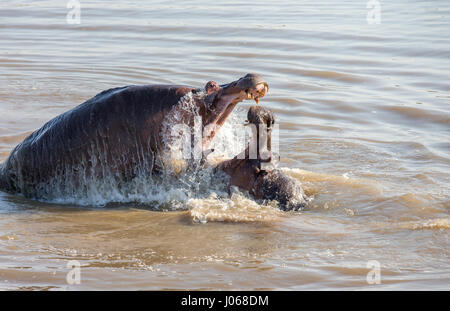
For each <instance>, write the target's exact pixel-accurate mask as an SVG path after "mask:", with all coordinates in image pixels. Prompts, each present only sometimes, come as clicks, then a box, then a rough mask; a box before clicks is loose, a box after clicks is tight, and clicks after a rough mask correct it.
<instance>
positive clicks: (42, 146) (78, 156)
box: [0, 74, 268, 200]
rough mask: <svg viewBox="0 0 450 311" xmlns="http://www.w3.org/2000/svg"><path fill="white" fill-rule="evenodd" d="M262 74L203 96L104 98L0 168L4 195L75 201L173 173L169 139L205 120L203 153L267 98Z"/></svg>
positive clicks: (164, 88) (187, 91)
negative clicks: (101, 186)
mask: <svg viewBox="0 0 450 311" xmlns="http://www.w3.org/2000/svg"><path fill="white" fill-rule="evenodd" d="M267 91H268V84H267V83H266V82H265V81H264V79H263V78H262V77H261V76H259V75H257V74H247V75H246V76H244V77H242V78H240V79H238V80H236V81H234V82H231V83H228V84H225V85H218V84H217V83H216V82H214V81H210V82H208V83H206V86H205V87H204V88H200V89H198V88H193V87H189V86H175V85H143V86H135V85H132V86H125V87H119V88H114V89H110V90H107V91H103V92H101V93H99V94H98V95H96V96H95V97H93V98H91V99H89V100H88V101H86V102H84V103H83V104H81V105H79V106H77V107H75V108H73V109H71V110H69V111H67V112H65V113H63V114H61V115H59V116H57V117H55V118H54V119H52V120H50V121H49V122H47V123H46V124H45V125H44V126H42V127H41V128H40V129H38V130H37V131H35V132H34V133H32V134H31V135H30V136H28V137H27V138H25V140H24V141H23V142H21V143H20V144H19V145H18V146H16V147H15V148H14V150H13V151H12V152H11V154H10V155H9V157H8V158H7V160H6V161H5V162H4V163H2V164H1V165H0V189H2V190H4V191H7V192H10V193H16V194H21V195H23V196H25V197H28V198H33V199H39V200H55V199H58V197H70V196H73V195H74V193H75V192H78V191H82V190H83V188H86V187H89V186H90V185H92V184H93V181H98V180H107V181H108V182H109V181H111V182H114V183H116V184H118V185H121V184H122V185H124V184H127V183H129V181H132V180H133V179H134V178H135V177H139V176H151V175H152V174H155V173H160V172H163V171H165V170H167V165H170V161H167V158H168V154H167V152H168V146H167V140H166V138H167V137H166V136H167V132H168V131H170V129H171V127H172V126H173V125H175V124H180V123H182V124H187V125H189V126H192V125H193V123H194V118H195V117H198V118H201V124H202V127H203V129H204V131H203V138H202V142H201V144H202V146H201V148H202V152H207V151H208V150H209V145H210V143H211V140H212V139H213V138H214V136H215V134H216V132H217V131H218V129H219V128H220V127H221V126H222V125H223V124H224V122H225V120H226V119H227V117H228V116H229V115H230V113H231V112H232V110H233V109H234V107H235V106H236V105H237V104H238V103H239V102H241V101H242V100H245V99H254V100H256V101H257V100H258V98H260V97H263V96H264V95H265V94H266V92H267Z"/></svg>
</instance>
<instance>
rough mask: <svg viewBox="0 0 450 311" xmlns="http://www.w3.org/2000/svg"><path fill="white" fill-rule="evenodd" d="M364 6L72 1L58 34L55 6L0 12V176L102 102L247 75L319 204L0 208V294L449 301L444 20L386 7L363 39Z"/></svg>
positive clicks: (414, 7) (449, 126) (448, 9)
mask: <svg viewBox="0 0 450 311" xmlns="http://www.w3.org/2000/svg"><path fill="white" fill-rule="evenodd" d="M366 4H367V3H366V2H365V1H339V2H335V1H327V0H321V1H292V0H285V1H264V2H263V3H260V4H256V3H254V2H244V1H214V2H210V1H204V0H197V1H178V2H177V3H172V4H168V3H166V2H163V1H148V2H145V3H144V2H143V1H121V2H120V3H117V2H116V1H81V23H80V24H68V23H67V22H66V15H67V13H68V12H69V10H70V9H68V8H67V7H66V5H67V3H66V2H65V1H54V0H48V1H20V0H17V1H12V0H4V1H2V2H1V3H0V160H2V161H3V160H4V159H6V157H7V156H8V154H9V153H10V152H11V150H12V149H13V148H14V146H15V145H17V144H18V143H19V142H21V141H22V139H23V138H24V137H26V136H27V135H28V134H30V133H31V132H32V131H34V130H36V129H37V128H39V127H41V126H42V125H43V124H44V123H45V122H46V121H48V120H49V119H51V118H52V117H54V116H56V115H58V114H60V113H63V112H65V111H67V110H69V109H70V108H72V107H74V106H76V105H78V104H80V103H82V102H83V101H85V100H87V99H89V98H90V97H92V96H94V95H95V94H97V93H99V92H100V91H102V90H105V89H108V88H112V87H117V86H123V85H129V84H153V83H173V84H187V85H192V86H196V87H201V86H203V85H204V84H205V83H206V82H207V81H209V80H215V81H217V82H218V83H227V82H230V81H233V80H236V79H237V78H239V77H241V76H243V75H245V74H246V73H248V72H256V73H259V74H261V75H262V76H264V77H265V79H266V80H267V81H268V83H269V85H270V90H269V93H268V94H267V96H266V97H265V98H264V99H263V100H261V104H262V105H265V106H267V107H270V108H271V109H273V111H274V112H275V114H276V117H277V121H278V123H279V124H280V153H281V158H282V161H281V164H280V166H281V167H282V168H283V169H284V170H285V172H286V173H288V174H290V175H291V176H293V177H294V178H298V179H299V180H300V181H301V182H302V183H303V185H304V188H305V191H306V192H307V193H308V194H309V195H311V196H313V197H314V199H313V200H312V201H311V202H310V204H309V206H308V208H307V209H306V210H305V211H303V212H299V213H282V212H279V211H277V210H276V209H275V208H273V207H271V206H266V205H264V206H262V205H259V204H257V203H256V202H254V201H253V200H251V198H248V197H247V196H245V195H243V194H239V193H234V194H233V196H230V197H229V198H228V199H226V200H221V199H218V198H216V197H214V196H210V197H196V196H195V195H192V198H188V199H186V198H184V199H183V198H181V199H180V195H179V193H178V192H177V191H176V189H175V190H174V191H172V192H168V193H167V194H166V193H164V194H161V195H162V196H164V197H166V198H169V199H173V201H174V202H177V205H176V207H177V210H176V211H171V212H164V211H155V210H152V208H151V206H143V204H140V203H141V202H136V203H128V204H113V205H108V206H106V207H102V206H77V205H74V204H50V203H44V202H34V201H31V200H27V199H24V198H21V197H17V196H13V195H10V194H6V193H0V289H57V290H78V289H88V290H92V289H113V290H115V289H126V290H128V289H129V290H135V289H157V290H160V289H186V288H187V289H233V290H234V289H244V290H245V289H250V290H251V289H289V290H292V289H362V290H372V289H402V290H403V289H410V290H411V289H412V290H415V289H447V290H448V288H449V284H450V261H449V257H450V256H449V255H450V247H449V228H450V217H449V208H450V191H449V189H450V140H449V138H450V109H449V107H450V106H449V105H450V82H449V79H448V78H449V73H450V39H449V38H450V6H449V4H448V1H444V0H441V1H432V2H424V1H406V0H401V1H396V3H391V2H388V1H382V3H381V23H380V24H368V23H367V21H366V16H367V12H368V11H369V9H367V8H366ZM249 105H250V103H248V102H247V103H243V104H241V105H240V106H239V107H240V109H238V110H237V111H236V113H235V116H234V118H235V119H239V118H242V117H244V118H245V111H246V108H247V107H248V106H249ZM226 129H227V128H226V127H225V130H226ZM144 195H145V193H144ZM70 260H77V261H79V262H80V264H81V266H82V267H81V284H79V285H70V284H68V283H67V282H66V275H67V273H68V272H69V268H68V267H67V263H68V261H70ZM371 260H376V261H378V262H379V264H380V268H381V270H380V272H381V284H377V285H370V284H368V283H367V281H366V276H367V273H368V272H369V271H370V269H369V268H367V263H368V261H371Z"/></svg>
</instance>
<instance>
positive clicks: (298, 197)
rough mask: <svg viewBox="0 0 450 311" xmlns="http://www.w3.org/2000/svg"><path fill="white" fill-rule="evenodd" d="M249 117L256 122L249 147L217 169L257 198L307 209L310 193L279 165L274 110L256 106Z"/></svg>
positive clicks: (282, 207) (235, 184)
mask: <svg viewBox="0 0 450 311" xmlns="http://www.w3.org/2000/svg"><path fill="white" fill-rule="evenodd" d="M247 121H248V122H249V123H248V124H250V125H253V126H254V131H253V134H254V135H253V137H252V139H251V141H250V142H249V143H248V146H247V148H246V149H245V150H244V151H243V152H242V153H241V154H239V155H236V156H235V157H234V158H232V159H230V160H228V161H224V162H222V163H220V164H219V165H217V167H216V170H220V171H223V172H225V173H226V174H228V175H229V177H230V182H229V184H230V186H237V187H238V188H241V189H243V190H246V191H248V192H249V193H250V194H251V195H253V196H254V197H255V198H256V199H263V200H276V201H277V202H278V206H279V208H280V209H282V210H294V211H298V210H301V209H303V208H304V207H305V206H306V195H305V193H304V191H303V189H302V187H301V184H300V182H299V181H298V180H296V179H294V178H291V177H289V176H288V175H286V174H285V173H284V172H283V171H281V170H280V169H277V168H276V165H277V162H278V161H279V155H277V154H275V153H273V152H272V150H271V149H272V148H271V145H272V143H271V131H272V126H273V124H274V123H275V118H274V115H273V113H272V112H271V111H270V110H269V109H267V108H264V107H261V106H252V107H250V109H249V110H248V113H247ZM252 147H253V149H254V150H253V152H252ZM254 151H256V152H254Z"/></svg>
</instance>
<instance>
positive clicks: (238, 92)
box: [200, 73, 269, 151]
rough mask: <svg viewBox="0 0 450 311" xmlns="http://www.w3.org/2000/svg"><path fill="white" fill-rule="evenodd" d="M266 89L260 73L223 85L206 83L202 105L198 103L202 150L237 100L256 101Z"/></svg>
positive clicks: (212, 82) (250, 74)
mask: <svg viewBox="0 0 450 311" xmlns="http://www.w3.org/2000/svg"><path fill="white" fill-rule="evenodd" d="M268 90H269V86H268V84H267V82H265V80H264V79H263V78H262V77H261V76H260V75H257V74H253V73H249V74H247V75H246V76H245V77H242V78H240V79H239V80H237V81H234V82H231V83H228V84H224V85H218V84H217V83H216V82H214V81H209V82H208V83H206V86H205V93H206V96H205V98H204V99H203V105H200V115H201V116H202V122H203V127H204V130H203V142H202V143H203V151H205V150H207V149H208V148H209V145H210V143H211V141H212V139H213V138H214V136H215V134H216V133H217V131H218V130H219V129H220V127H221V126H222V125H223V124H224V123H225V121H226V119H227V118H228V116H229V115H230V114H231V112H232V111H233V109H234V108H235V107H236V105H237V104H238V103H239V102H241V101H243V100H246V99H253V100H255V101H256V102H258V100H259V98H261V97H263V96H264V95H265V94H266V93H267V91H268Z"/></svg>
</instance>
